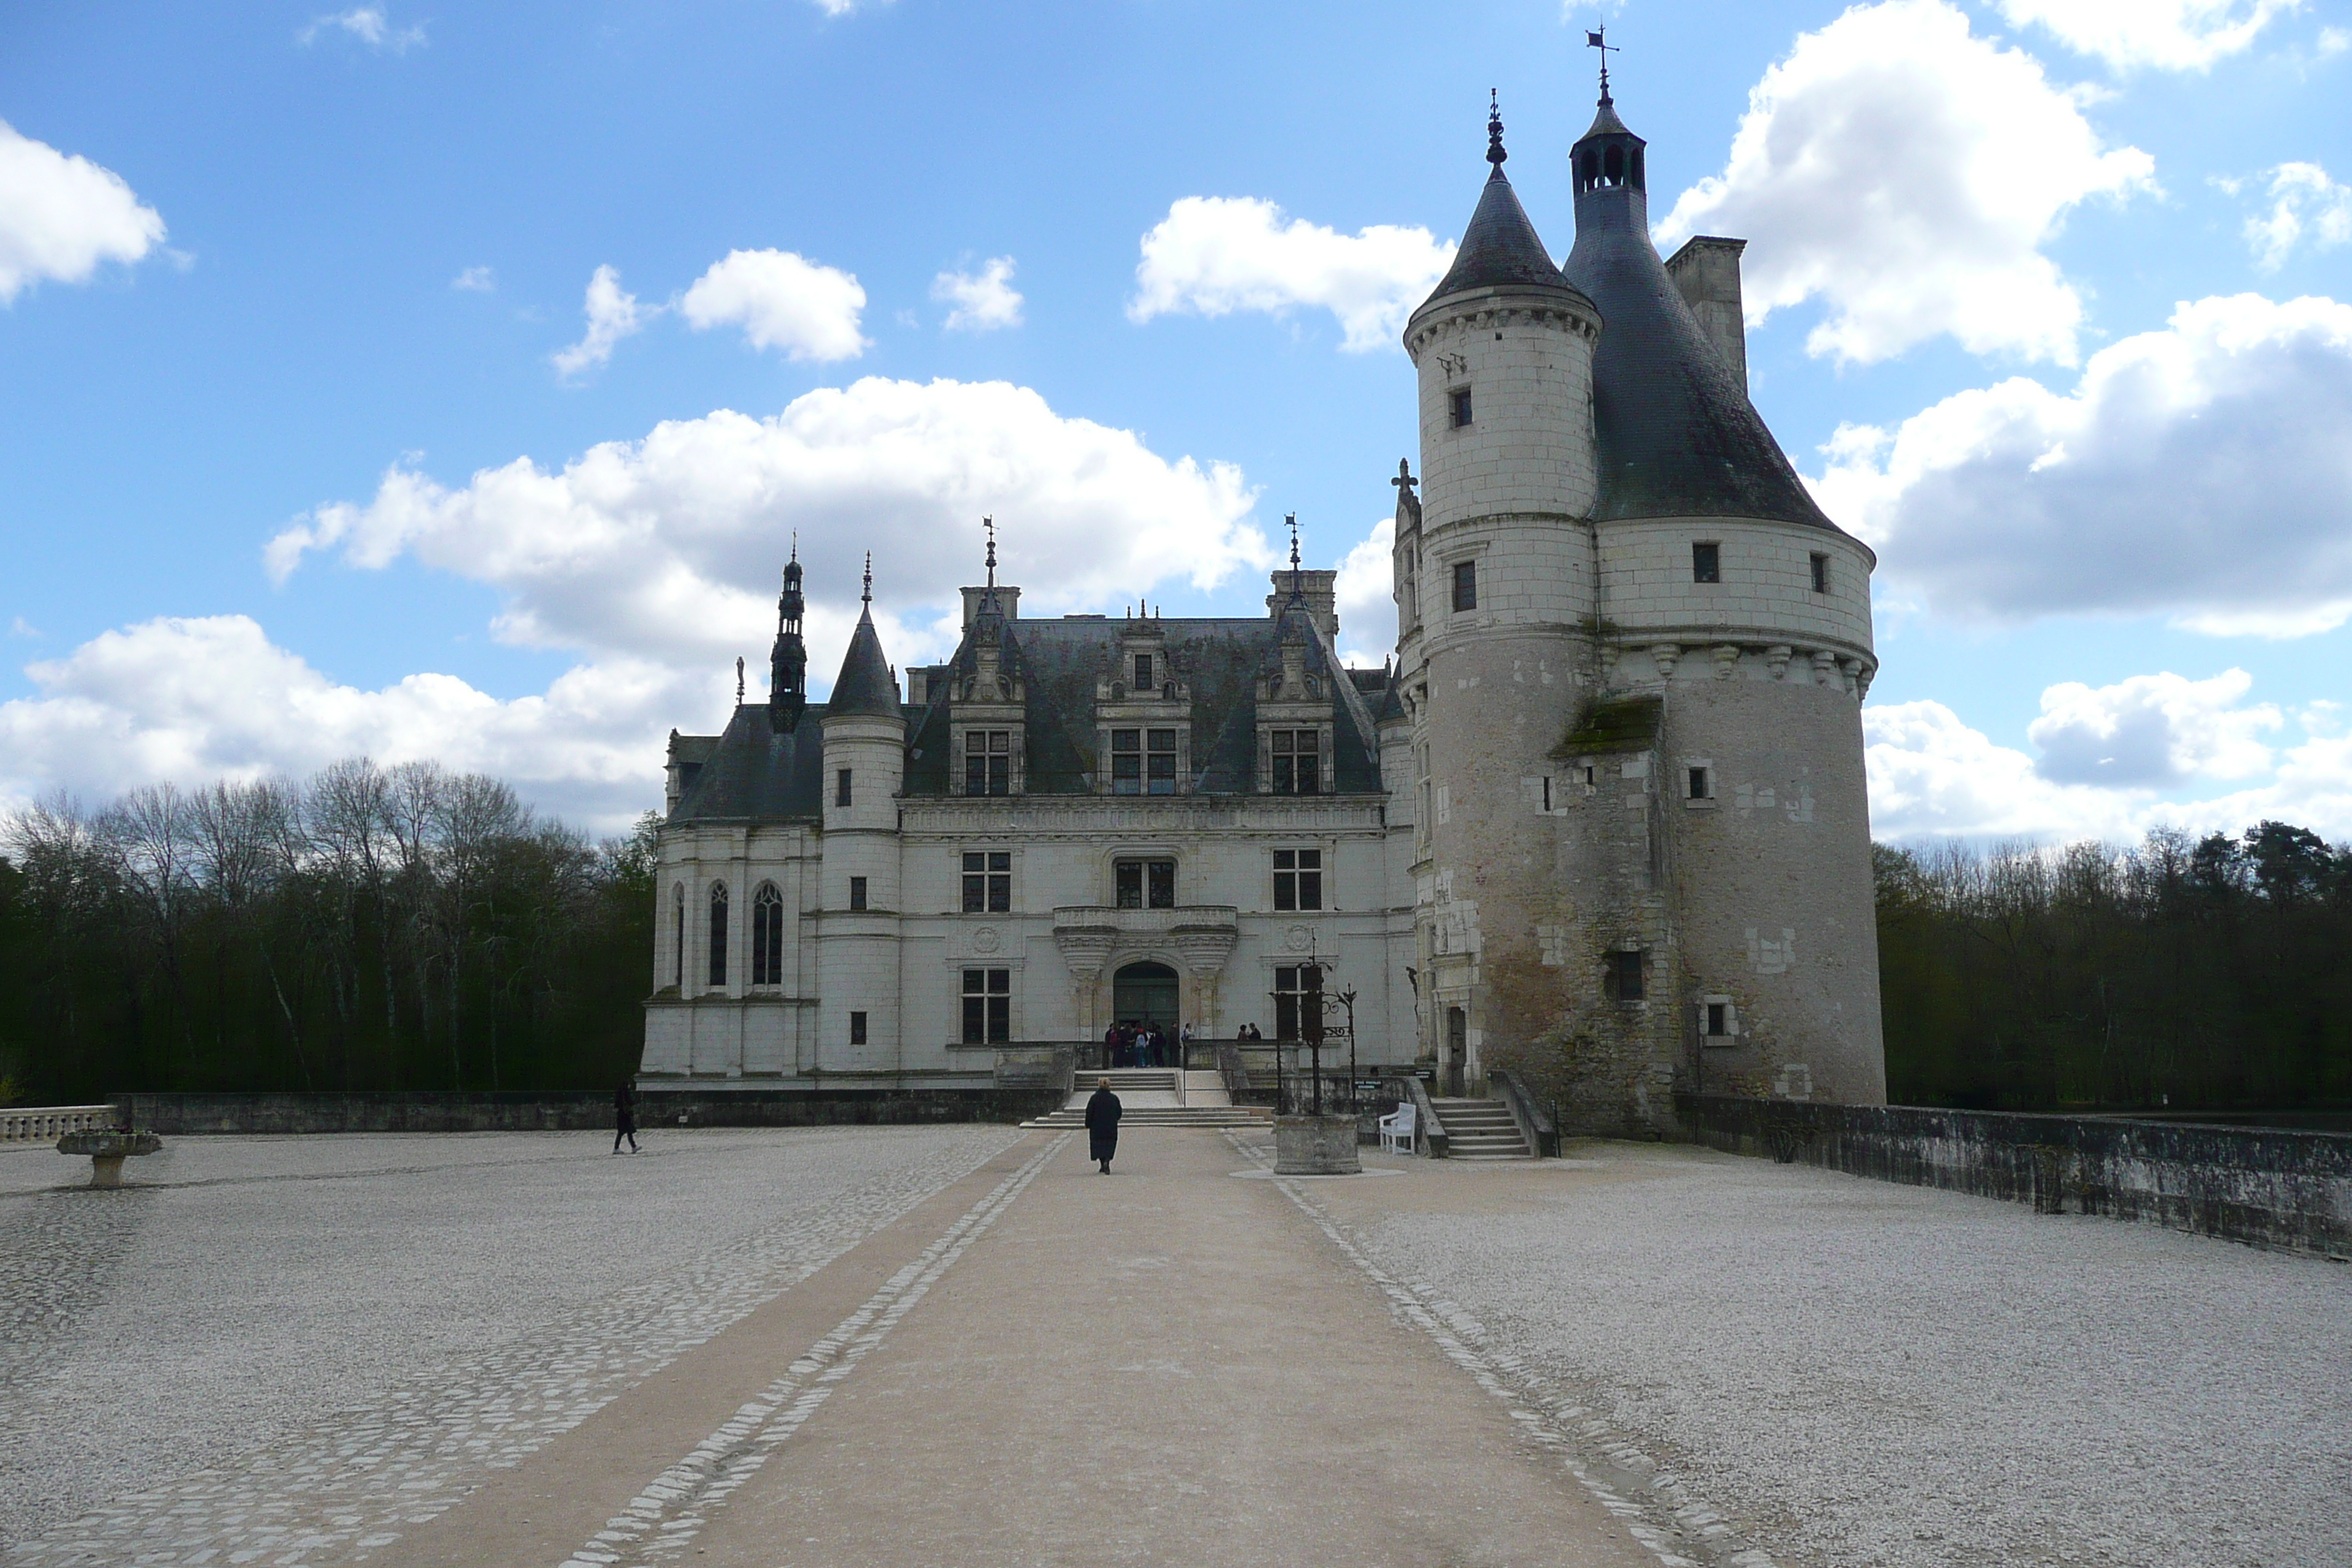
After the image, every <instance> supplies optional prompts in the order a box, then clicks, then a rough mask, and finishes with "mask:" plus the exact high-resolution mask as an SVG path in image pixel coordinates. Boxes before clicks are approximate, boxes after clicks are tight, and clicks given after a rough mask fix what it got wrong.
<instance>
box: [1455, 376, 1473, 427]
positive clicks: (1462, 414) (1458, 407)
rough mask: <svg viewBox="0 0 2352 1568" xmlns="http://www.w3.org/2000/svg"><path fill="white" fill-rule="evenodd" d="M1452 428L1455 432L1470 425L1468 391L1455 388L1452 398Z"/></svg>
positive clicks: (1459, 387) (1466, 388)
mask: <svg viewBox="0 0 2352 1568" xmlns="http://www.w3.org/2000/svg"><path fill="white" fill-rule="evenodd" d="M1453 416H1454V428H1455V429H1456V430H1459V429H1461V428H1462V427H1463V426H1465V425H1467V424H1469V423H1470V389H1469V388H1468V387H1466V386H1457V387H1455V388H1454V396H1453Z"/></svg>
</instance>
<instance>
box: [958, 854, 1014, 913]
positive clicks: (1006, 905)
mask: <svg viewBox="0 0 2352 1568" xmlns="http://www.w3.org/2000/svg"><path fill="white" fill-rule="evenodd" d="M963 912H964V913H966V914H968V915H980V914H991V915H1003V914H1010V913H1012V912H1013V852H1012V851H1011V850H1009V849H967V850H965V851H964V857H963Z"/></svg>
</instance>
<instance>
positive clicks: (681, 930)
mask: <svg viewBox="0 0 2352 1568" xmlns="http://www.w3.org/2000/svg"><path fill="white" fill-rule="evenodd" d="M669 901H670V904H671V906H672V907H673V908H674V909H675V910H677V930H676V931H675V933H674V934H675V935H676V938H677V940H676V941H675V942H672V943H671V945H670V952H669V983H670V984H672V985H675V986H676V987H677V989H679V990H680V991H683V990H685V989H686V884H685V883H684V882H680V883H679V884H677V887H675V888H672V889H670V900H669Z"/></svg>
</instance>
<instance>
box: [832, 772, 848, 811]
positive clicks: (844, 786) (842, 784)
mask: <svg viewBox="0 0 2352 1568" xmlns="http://www.w3.org/2000/svg"><path fill="white" fill-rule="evenodd" d="M833 804H834V805H848V804H849V770H848V769H847V768H844V769H842V770H841V771H840V772H839V773H835V774H834V775H833Z"/></svg>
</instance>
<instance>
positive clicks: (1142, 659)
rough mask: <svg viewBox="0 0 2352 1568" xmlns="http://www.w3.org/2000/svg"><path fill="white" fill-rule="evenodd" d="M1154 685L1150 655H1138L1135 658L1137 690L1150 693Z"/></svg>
mask: <svg viewBox="0 0 2352 1568" xmlns="http://www.w3.org/2000/svg"><path fill="white" fill-rule="evenodd" d="M1152 685H1153V681H1152V679H1151V656H1150V654H1148V653H1139V654H1137V655H1136V656H1135V689H1136V690H1138V691H1150V689H1151V688H1152Z"/></svg>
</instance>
